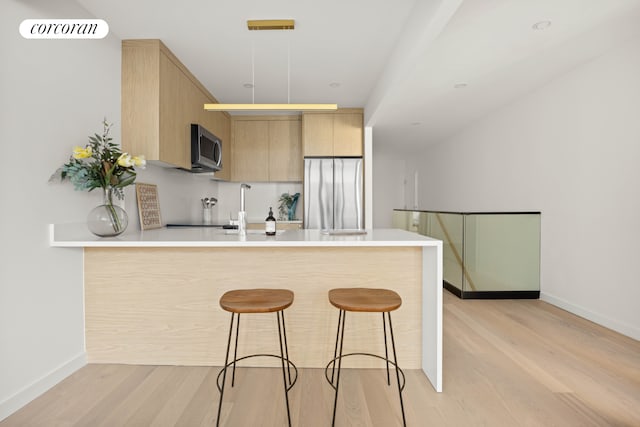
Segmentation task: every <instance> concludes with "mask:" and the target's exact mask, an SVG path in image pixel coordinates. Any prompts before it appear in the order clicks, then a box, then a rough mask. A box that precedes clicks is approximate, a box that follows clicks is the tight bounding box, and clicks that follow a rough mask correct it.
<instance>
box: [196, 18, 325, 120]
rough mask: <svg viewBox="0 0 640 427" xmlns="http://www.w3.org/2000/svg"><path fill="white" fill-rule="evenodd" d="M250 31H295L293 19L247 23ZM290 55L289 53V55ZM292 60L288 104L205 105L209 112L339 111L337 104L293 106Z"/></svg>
mask: <svg viewBox="0 0 640 427" xmlns="http://www.w3.org/2000/svg"><path fill="white" fill-rule="evenodd" d="M247 28H248V29H249V30H293V29H294V28H295V22H294V20H293V19H268V20H250V21H247ZM287 55H289V53H288V54H287ZM253 62H254V55H253V52H252V54H251V74H252V82H251V94H252V98H253V100H254V101H255V70H254V64H253ZM290 66H291V64H290V60H289V58H287V103H286V104H256V103H255V102H254V103H252V104H204V109H205V110H207V111H332V110H337V109H338V105H337V104H291V103H290V102H289V101H290V92H291V90H290V84H291V82H290V80H291V78H290V75H289V74H290Z"/></svg>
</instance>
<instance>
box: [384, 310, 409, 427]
mask: <svg viewBox="0 0 640 427" xmlns="http://www.w3.org/2000/svg"><path fill="white" fill-rule="evenodd" d="M387 317H388V318H389V331H391V347H392V348H393V362H394V363H395V365H396V379H397V380H398V396H400V409H402V425H404V426H405V427H407V420H406V419H405V417H404V402H403V401H402V389H401V388H400V374H399V373H398V357H397V356H396V342H395V339H394V338H393V325H392V324H391V313H390V312H387Z"/></svg>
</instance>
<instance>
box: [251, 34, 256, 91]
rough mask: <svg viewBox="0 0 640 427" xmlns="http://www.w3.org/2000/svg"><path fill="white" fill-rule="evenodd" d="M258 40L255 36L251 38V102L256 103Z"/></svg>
mask: <svg viewBox="0 0 640 427" xmlns="http://www.w3.org/2000/svg"><path fill="white" fill-rule="evenodd" d="M255 56H256V42H255V37H252V38H251V103H252V104H255V103H256V64H255V62H256V59H255Z"/></svg>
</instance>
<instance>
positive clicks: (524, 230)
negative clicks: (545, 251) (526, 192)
mask: <svg viewBox="0 0 640 427" xmlns="http://www.w3.org/2000/svg"><path fill="white" fill-rule="evenodd" d="M393 221H394V224H393V225H394V227H396V228H401V229H404V230H408V231H412V232H415V233H419V234H422V235H425V236H429V237H433V238H436V239H439V240H442V242H443V275H444V285H445V287H446V288H447V289H449V290H450V291H452V292H453V293H455V294H456V295H458V296H459V297H461V298H539V296H540V212H469V213H464V212H437V211H410V210H395V211H394V216H393Z"/></svg>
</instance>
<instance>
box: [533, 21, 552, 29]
mask: <svg viewBox="0 0 640 427" xmlns="http://www.w3.org/2000/svg"><path fill="white" fill-rule="evenodd" d="M550 26H551V21H539V22H536V23H535V24H533V26H532V27H531V28H533V29H534V30H546V29H547V28H549V27H550Z"/></svg>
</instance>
